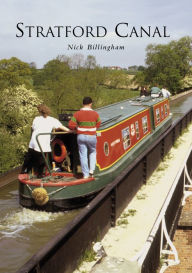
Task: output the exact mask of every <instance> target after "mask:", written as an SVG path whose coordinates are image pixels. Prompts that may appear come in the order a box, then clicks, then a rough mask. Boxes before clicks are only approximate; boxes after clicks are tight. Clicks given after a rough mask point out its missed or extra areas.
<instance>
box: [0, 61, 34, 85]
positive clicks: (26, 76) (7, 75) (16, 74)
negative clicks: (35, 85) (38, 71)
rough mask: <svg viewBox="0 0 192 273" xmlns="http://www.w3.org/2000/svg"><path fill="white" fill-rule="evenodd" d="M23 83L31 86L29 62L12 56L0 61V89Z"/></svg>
mask: <svg viewBox="0 0 192 273" xmlns="http://www.w3.org/2000/svg"><path fill="white" fill-rule="evenodd" d="M21 84H25V85H26V86H27V87H31V86H32V78H31V69H30V66H29V64H27V63H24V62H22V61H20V60H19V59H17V58H15V57H12V58H11V59H3V60H1V61H0V89H1V90H2V89H4V88H7V87H13V86H18V85H21Z"/></svg>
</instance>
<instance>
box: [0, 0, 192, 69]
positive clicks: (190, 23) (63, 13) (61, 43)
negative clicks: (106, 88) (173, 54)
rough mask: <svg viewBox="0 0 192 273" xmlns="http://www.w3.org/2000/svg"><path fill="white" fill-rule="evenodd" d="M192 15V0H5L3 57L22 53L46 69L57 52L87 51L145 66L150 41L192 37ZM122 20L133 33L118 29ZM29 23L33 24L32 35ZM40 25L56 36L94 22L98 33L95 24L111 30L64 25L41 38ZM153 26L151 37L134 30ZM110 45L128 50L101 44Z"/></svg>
mask: <svg viewBox="0 0 192 273" xmlns="http://www.w3.org/2000/svg"><path fill="white" fill-rule="evenodd" d="M191 14H192V1H191V0H182V1H181V0H169V1H167V0H161V1H156V0H33V1H32V0H6V1H5V0H0V59H9V58H11V57H17V58H19V59H20V60H22V61H24V62H27V63H31V62H34V63H35V64H36V66H37V68H42V67H43V66H44V65H45V64H46V63H47V62H48V61H50V60H52V59H54V58H56V57H57V56H58V55H67V56H69V57H70V56H73V55H74V54H83V55H84V57H85V58H86V56H87V55H94V56H95V57H96V61H97V64H99V65H100V66H120V67H125V68H127V67H129V66H132V65H145V58H146V47H147V45H149V44H167V43H169V42H170V41H172V40H178V39H180V38H182V37H184V36H192V16H191ZM18 23H23V25H21V24H20V25H19V26H20V28H21V29H22V30H23V33H22V32H21V31H20V30H19V29H18V28H17V24H18ZM119 23H123V24H121V25H119V27H118V33H119V34H120V35H121V36H126V35H128V37H119V36H118V35H117V34H116V33H115V27H116V26H117V25H118V24H119ZM127 24H128V25H127ZM26 26H34V27H33V28H31V36H32V37H29V28H27V27H26ZM36 26H41V27H42V28H43V33H44V35H45V34H47V31H48V28H49V27H51V29H52V30H54V33H53V34H54V36H57V34H58V33H56V28H54V26H64V27H65V26H71V29H72V30H73V29H74V28H75V27H77V26H80V27H81V28H83V29H84V30H85V29H86V26H91V27H92V28H93V34H94V35H95V36H96V26H103V27H105V29H106V30H107V33H106V35H105V36H104V37H92V36H91V35H89V36H90V37H86V36H85V35H83V36H82V37H74V35H73V33H69V37H66V35H65V31H64V30H65V28H61V30H62V31H61V34H60V36H61V37H52V36H51V33H49V35H48V37H36V36H37V35H36ZM149 26H150V28H151V35H150V36H151V37H148V36H147V35H146V34H145V35H143V37H136V34H135V33H132V30H133V28H135V30H136V32H137V34H138V36H139V33H140V28H141V27H143V28H144V29H148V27H149ZM164 26H165V29H166V36H170V37H164V34H163V27H164ZM156 27H157V28H158V30H159V33H160V34H161V36H162V37H159V35H158V33H156V34H155V37H152V34H153V33H154V31H155V28H156ZM81 28H78V27H77V28H75V34H76V36H78V35H80V31H81ZM100 30H102V29H101V28H100ZM103 31H104V30H103ZM131 33H132V35H131ZM16 35H17V36H22V35H23V36H22V37H16ZM100 35H102V31H101V32H100ZM130 36H131V37H130ZM69 45H70V46H71V47H72V48H73V49H70V47H69ZM88 45H100V49H95V50H88ZM111 45H114V46H115V47H119V46H121V47H124V50H117V49H115V50H110V51H106V50H104V49H101V47H104V46H107V47H110V46H111ZM74 47H76V48H78V49H74ZM79 47H81V49H80V48H79Z"/></svg>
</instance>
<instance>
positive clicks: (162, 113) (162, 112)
mask: <svg viewBox="0 0 192 273" xmlns="http://www.w3.org/2000/svg"><path fill="white" fill-rule="evenodd" d="M161 117H162V119H164V111H163V106H161Z"/></svg>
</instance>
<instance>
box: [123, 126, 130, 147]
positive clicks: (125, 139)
mask: <svg viewBox="0 0 192 273" xmlns="http://www.w3.org/2000/svg"><path fill="white" fill-rule="evenodd" d="M122 138H123V148H124V150H126V149H127V148H128V147H129V146H130V145H131V140H130V131H129V127H127V128H125V129H123V130H122Z"/></svg>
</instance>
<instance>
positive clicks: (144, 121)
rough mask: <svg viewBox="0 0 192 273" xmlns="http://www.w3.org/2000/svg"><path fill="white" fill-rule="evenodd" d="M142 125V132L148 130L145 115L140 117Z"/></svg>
mask: <svg viewBox="0 0 192 273" xmlns="http://www.w3.org/2000/svg"><path fill="white" fill-rule="evenodd" d="M142 126H143V133H144V134H145V133H146V132H147V131H148V122H147V116H144V117H143V118H142Z"/></svg>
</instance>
